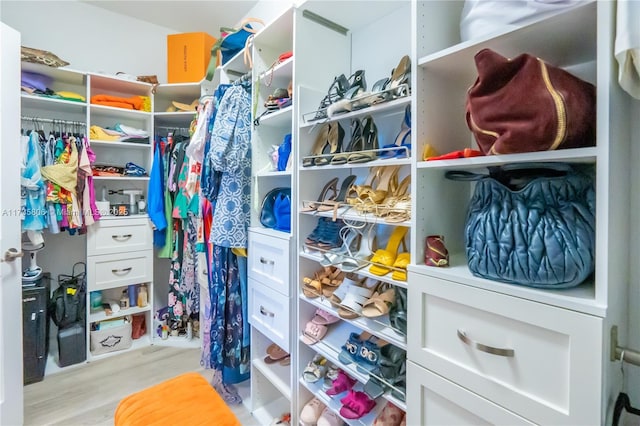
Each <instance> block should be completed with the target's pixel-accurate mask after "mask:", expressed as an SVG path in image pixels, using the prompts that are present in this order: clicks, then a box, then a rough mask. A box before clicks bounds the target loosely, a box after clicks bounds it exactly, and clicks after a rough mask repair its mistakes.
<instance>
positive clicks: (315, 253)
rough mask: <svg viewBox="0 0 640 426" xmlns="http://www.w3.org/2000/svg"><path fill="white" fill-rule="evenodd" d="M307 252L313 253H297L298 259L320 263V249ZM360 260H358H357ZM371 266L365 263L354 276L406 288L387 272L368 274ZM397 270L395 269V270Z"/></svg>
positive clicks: (404, 283)
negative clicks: (384, 273)
mask: <svg viewBox="0 0 640 426" xmlns="http://www.w3.org/2000/svg"><path fill="white" fill-rule="evenodd" d="M305 247H309V246H305ZM309 250H314V251H313V252H305V251H301V252H300V253H299V255H300V257H302V258H305V259H309V260H313V261H316V262H318V263H320V261H321V260H322V257H321V255H319V253H322V251H321V249H318V248H317V247H310V248H309ZM345 257H349V256H345ZM358 260H360V259H358ZM371 265H373V263H371V262H367V264H366V265H365V266H363V267H362V268H360V269H357V270H355V271H353V272H354V273H355V274H358V275H360V276H363V277H368V278H373V279H375V280H378V281H382V282H385V283H389V284H393V285H395V286H396V287H402V288H407V282H406V281H398V280H394V279H393V278H391V274H392V272H389V273H388V274H387V275H375V274H372V273H371V272H369V271H368V270H367V269H368V267H369V266H371ZM385 267H387V268H389V269H392V270H393V269H394V268H393V267H392V266H386V265H385ZM425 267H426V268H428V266H425ZM396 269H397V268H396Z"/></svg>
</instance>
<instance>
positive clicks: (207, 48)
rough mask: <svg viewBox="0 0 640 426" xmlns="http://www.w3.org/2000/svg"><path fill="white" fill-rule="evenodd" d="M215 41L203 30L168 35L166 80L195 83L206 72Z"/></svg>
mask: <svg viewBox="0 0 640 426" xmlns="http://www.w3.org/2000/svg"><path fill="white" fill-rule="evenodd" d="M215 42H216V39H215V38H214V37H212V36H210V35H209V34H207V33H203V32H199V33H183V34H171V35H168V36H167V80H168V82H169V83H196V82H199V81H200V80H202V79H203V78H204V76H205V74H206V72H207V66H208V65H209V58H210V57H211V48H212V47H213V45H214V44H215ZM216 65H217V64H216Z"/></svg>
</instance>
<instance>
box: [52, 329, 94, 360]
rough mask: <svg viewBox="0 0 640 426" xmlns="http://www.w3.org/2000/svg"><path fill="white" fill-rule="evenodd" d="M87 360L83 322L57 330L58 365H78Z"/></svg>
mask: <svg viewBox="0 0 640 426" xmlns="http://www.w3.org/2000/svg"><path fill="white" fill-rule="evenodd" d="M85 359H87V334H86V332H85V328H84V322H82V323H80V322H77V323H75V324H71V325H70V326H67V327H65V328H63V329H59V330H58V364H59V365H60V367H66V366H68V365H73V364H78V363H79V362H83V361H84V360H85Z"/></svg>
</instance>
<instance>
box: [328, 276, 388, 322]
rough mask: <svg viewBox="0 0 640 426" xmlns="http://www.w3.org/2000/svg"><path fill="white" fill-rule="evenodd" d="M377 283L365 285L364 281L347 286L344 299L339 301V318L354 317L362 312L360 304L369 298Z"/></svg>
mask: <svg viewBox="0 0 640 426" xmlns="http://www.w3.org/2000/svg"><path fill="white" fill-rule="evenodd" d="M377 285H378V283H377V282H376V283H375V284H373V285H371V286H367V282H366V281H364V282H363V283H362V285H361V286H360V285H352V286H351V287H349V290H348V291H347V294H346V295H345V297H344V299H342V301H341V302H340V308H339V309H338V315H339V316H340V318H345V319H355V318H358V317H359V316H360V315H361V314H362V306H363V305H364V304H365V303H366V302H367V300H369V299H370V298H371V295H372V294H373V292H374V290H375V288H376V287H377Z"/></svg>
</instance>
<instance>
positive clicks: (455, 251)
mask: <svg viewBox="0 0 640 426" xmlns="http://www.w3.org/2000/svg"><path fill="white" fill-rule="evenodd" d="M462 6H463V2H429V1H415V0H414V1H412V13H411V15H412V27H413V29H412V33H413V48H412V50H413V55H414V57H415V58H416V60H415V62H416V63H417V68H416V69H415V70H414V73H413V75H412V79H413V81H412V86H413V88H414V96H415V99H416V102H415V103H414V104H413V105H412V116H413V117H415V119H414V123H415V125H414V128H413V134H414V140H416V141H419V142H420V143H421V144H425V143H427V142H428V143H429V144H431V146H432V147H434V148H435V150H436V151H437V152H439V153H447V152H451V151H456V150H460V149H464V148H474V149H475V148H476V143H475V141H474V139H473V137H472V135H471V133H470V131H469V130H468V127H467V125H466V122H465V105H464V102H465V99H466V93H467V90H468V88H469V87H470V86H471V85H472V84H473V83H474V81H475V79H476V76H477V71H476V68H475V64H474V55H475V54H476V53H477V52H478V51H480V50H481V49H484V48H490V49H492V50H494V51H496V52H498V53H500V54H501V55H503V56H505V57H509V58H511V57H515V56H517V55H519V54H521V53H529V54H532V55H534V56H536V57H539V58H541V59H543V60H544V61H546V62H548V63H550V64H553V65H556V66H559V67H562V68H564V69H566V70H568V71H569V72H571V73H573V74H574V75H577V76H578V77H580V78H582V79H584V80H586V81H589V82H591V83H592V84H594V85H596V87H597V92H598V100H597V122H596V128H597V140H596V146H595V147H592V148H580V149H561V150H557V151H548V152H533V153H523V154H510V155H495V156H487V157H474V158H468V159H455V160H439V161H423V160H422V156H423V150H424V145H420V146H416V147H414V153H415V154H416V155H414V158H415V160H414V163H413V164H412V169H413V171H412V172H413V173H414V176H415V188H414V189H413V191H412V192H413V194H414V197H413V200H414V201H413V206H412V210H413V211H414V212H416V215H415V217H414V218H413V219H412V224H411V227H412V230H413V232H412V241H411V252H412V263H411V265H410V266H409V281H408V286H407V287H408V290H409V298H408V300H409V319H408V324H409V331H408V339H407V341H408V358H409V362H408V373H407V378H408V383H407V395H408V400H407V407H408V408H409V409H408V411H407V424H452V423H461V422H462V423H473V424H479V423H489V424H498V423H501V424H606V423H609V420H607V411H608V405H609V401H611V400H612V399H615V396H612V392H616V393H617V392H618V389H620V383H619V382H618V381H619V375H618V374H617V373H614V367H615V366H618V367H619V364H616V365H614V363H611V362H610V360H609V346H608V345H609V330H610V328H611V326H612V325H621V324H624V323H625V322H624V318H626V317H627V315H626V309H627V308H626V302H625V298H626V296H625V294H626V288H627V284H628V280H629V276H628V272H627V268H626V266H625V260H621V259H620V256H619V255H618V254H620V253H627V252H628V251H629V239H628V232H629V225H628V223H629V217H628V215H629V213H628V211H629V204H628V200H627V195H626V194H628V186H627V184H626V182H628V180H629V161H628V158H629V152H630V148H629V138H628V134H629V124H628V123H629V117H628V116H627V112H623V113H622V115H618V113H617V112H618V111H629V107H628V104H627V102H628V100H627V98H626V95H624V94H623V93H622V92H621V91H620V90H619V88H617V87H614V85H615V81H616V77H615V76H616V72H617V71H616V69H615V66H614V64H613V60H612V58H613V53H612V51H611V49H612V46H613V44H612V43H613V40H612V38H613V36H614V30H613V26H612V25H613V24H612V23H613V22H614V16H615V7H614V4H613V3H609V2H595V1H593V2H590V1H586V2H580V3H579V4H576V5H575V7H572V8H571V9H564V10H562V9H560V10H559V12H558V13H557V14H555V15H551V16H547V17H545V18H537V19H532V20H530V22H528V23H526V24H523V25H521V26H520V27H518V28H513V29H510V30H508V31H495V32H493V33H492V34H489V35H487V36H484V37H481V38H478V39H475V40H467V41H461V39H460V35H459V21H460V12H461V10H462ZM525 96H526V95H525ZM532 161H555V162H570V163H580V164H585V165H590V166H591V167H593V169H594V170H595V173H596V192H597V197H596V214H597V220H596V253H595V259H596V267H595V273H594V275H593V276H592V277H590V278H589V279H588V280H587V281H586V282H584V283H583V284H581V285H580V286H578V287H575V288H571V289H567V290H544V289H536V288H531V287H526V286H519V285H509V284H504V283H500V282H495V281H492V280H487V279H482V278H478V277H475V276H473V275H472V274H471V272H470V271H469V268H468V267H467V261H466V256H465V242H464V236H463V235H464V233H463V230H464V223H465V218H466V212H467V205H468V202H469V199H470V197H471V194H472V193H473V185H472V184H469V183H463V182H452V181H448V180H447V179H445V178H444V174H445V171H447V170H452V169H456V170H472V171H481V172H483V171H484V168H486V167H488V166H496V165H502V164H505V163H521V162H532ZM622 182H625V183H622ZM621 183H622V184H621ZM427 235H443V236H444V238H445V244H446V246H447V248H448V251H449V253H450V266H449V267H447V268H436V267H430V266H426V265H425V264H424V261H423V259H424V254H425V247H424V241H425V237H426V236H427ZM623 257H624V256H623ZM460 330H462V332H463V333H466V334H467V337H468V338H471V339H473V340H475V341H478V342H479V343H480V344H483V345H488V346H492V347H497V348H510V349H513V350H514V356H513V357H501V356H496V355H492V354H488V353H484V352H482V351H480V350H476V349H473V348H472V347H470V346H467V345H465V343H463V340H462V338H459V335H460ZM551 354H553V355H551ZM549 356H551V357H552V358H553V361H551V360H550V359H548V358H547V357H549ZM587 372H588V374H587Z"/></svg>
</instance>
